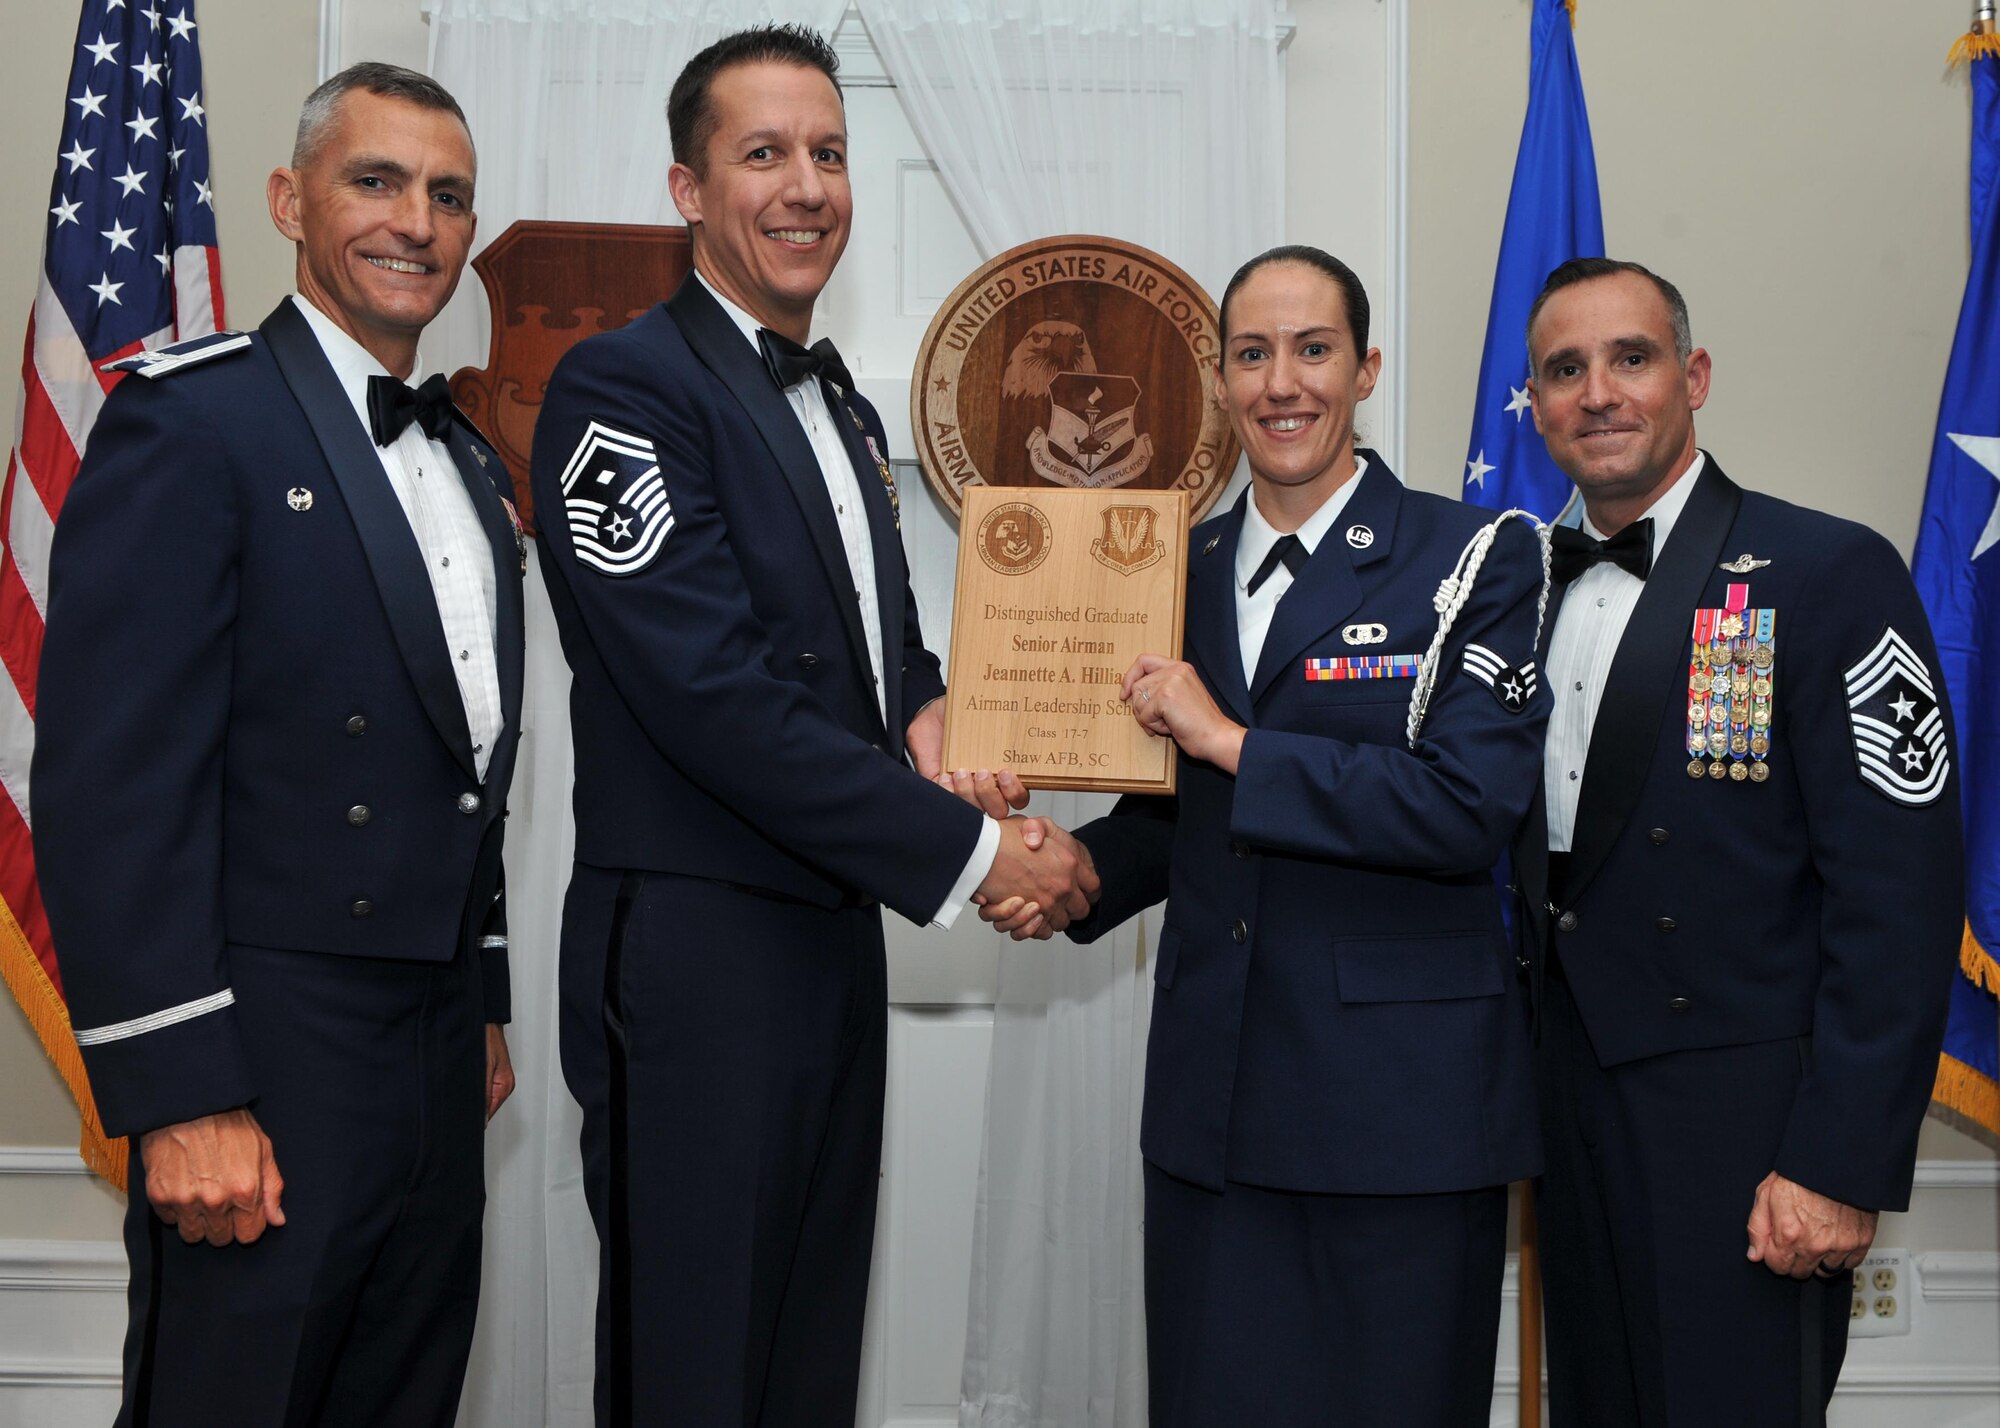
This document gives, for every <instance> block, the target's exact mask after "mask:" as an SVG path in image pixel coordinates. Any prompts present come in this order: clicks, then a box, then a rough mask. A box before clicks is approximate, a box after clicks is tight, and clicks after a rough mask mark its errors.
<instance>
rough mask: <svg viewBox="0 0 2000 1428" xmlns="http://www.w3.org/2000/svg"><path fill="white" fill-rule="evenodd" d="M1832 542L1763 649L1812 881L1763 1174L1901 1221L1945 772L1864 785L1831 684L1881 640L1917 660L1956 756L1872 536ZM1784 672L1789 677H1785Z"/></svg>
mask: <svg viewBox="0 0 2000 1428" xmlns="http://www.w3.org/2000/svg"><path fill="white" fill-rule="evenodd" d="M1843 529H1844V530H1846V531H1847V532H1848V533H1849V535H1850V539H1849V541H1848V542H1847V543H1846V544H1845V546H1843V547H1838V548H1834V549H1830V550H1826V551H1823V552H1816V553H1815V556H1814V558H1815V559H1816V561H1817V562H1818V564H1817V569H1816V572H1815V575H1814V577H1813V579H1812V581H1811V582H1810V584H1809V586H1808V587H1807V588H1808V591H1809V594H1808V596H1807V598H1806V600H1805V602H1804V603H1805V607H1804V608H1803V609H1801V610H1799V611H1798V612H1797V613H1796V614H1794V615H1793V616H1792V619H1791V625H1792V643H1791V648H1790V649H1789V650H1787V649H1786V648H1785V646H1784V643H1783V633H1782V631H1781V632H1780V638H1779V646H1778V648H1779V652H1780V658H1779V663H1778V679H1779V687H1778V691H1777V697H1776V699H1775V701H1774V703H1775V706H1776V710H1777V714H1778V717H1779V718H1780V719H1781V720H1783V724H1782V726H1781V728H1780V730H1779V731H1778V732H1779V733H1780V734H1781V735H1782V736H1783V737H1784V738H1786V739H1788V740H1789V741H1790V744H1791V749H1792V757H1793V760H1794V763H1795V764H1796V766H1797V769H1798V780H1799V792H1800V797H1801V800H1802V802H1803V804H1804V807H1805V819H1806V827H1805V830H1804V833H1805V837H1806V839H1807V843H1808V846H1809V848H1810V851H1811V857H1812V864H1813V869H1814V871H1815V872H1816V873H1817V875H1818V878H1819V882H1820V889H1819V894H1820V895H1819V945H1820V971H1819V986H1818V990H1817V992H1816V993H1815V995H1814V998H1813V1010H1812V1050H1811V1059H1810V1065H1809V1067H1808V1069H1807V1071H1806V1073H1805V1078H1804V1080H1803V1082H1802V1083H1801V1085H1800V1087H1799V1090H1798V1094H1797V1096H1796V1097H1795V1099H1794V1101H1793V1105H1792V1112H1791V1118H1790V1120H1789V1122H1788V1123H1787V1125H1786V1130H1785V1137H1784V1140H1783V1142H1782V1143H1781V1144H1780V1147H1779V1151H1778V1159H1777V1164H1776V1165H1775V1166H1774V1167H1773V1168H1774V1169H1776V1170H1777V1172H1778V1173H1779V1174H1780V1175H1783V1176H1785V1177H1786V1178H1787V1179H1789V1180H1794V1181H1797V1182H1798V1183H1799V1184H1801V1185H1804V1186H1805V1187H1806V1188H1807V1189H1809V1190H1815V1191H1818V1192H1819V1193H1820V1194H1822V1195H1827V1196H1831V1197H1832V1198H1833V1199H1835V1200H1839V1201H1842V1202H1843V1203H1846V1204H1849V1205H1855V1206H1859V1207H1861V1208H1863V1209H1869V1210H1901V1209H1904V1208H1906V1207H1907V1206H1908V1204H1909V1198H1910V1183H1911V1179H1912V1177H1913V1175H1914V1174H1915V1170H1916V1158H1917V1133H1918V1131H1919V1129H1921V1126H1922V1122H1923V1117H1924V1112H1925V1110H1926V1108H1927V1107H1928V1105H1929V1102H1930V1090H1931V1086H1932V1083H1933V1079H1934V1077H1935V1075H1936V1071H1937V1054H1938V1048H1939V1046H1940V1044H1941V1042H1942V1040H1943V1037H1944V1022H1945V1012H1946V1009H1947V1006H1948V1001H1949V995H1950V982H1951V977H1952V975H1953V971H1954V969H1955V968H1956V966H1957V957H1958V945H1959V938H1960V933H1961V931H1962V928H1963V917H1964V909H1965V888H1964V871H1963V869H1964V862H1963V859H1964V852H1963V847H1962V838H1963V830H1962V828H1961V824H1960V811H1959V780H1958V773H1957V771H1956V768H1954V769H1953V771H1952V772H1951V774H1950V775H1949V776H1948V777H1946V778H1944V779H1942V780H1941V781H1939V783H1938V784H1937V785H1936V786H1935V787H1933V788H1930V789H1929V790H1923V789H1921V788H1918V789H1917V790H1915V791H1914V792H1900V791H1899V792H1894V793H1892V792H1888V791H1885V790H1884V788H1883V787H1882V786H1880V784H1878V783H1877V782H1873V781H1871V780H1870V779H1868V778H1867V777H1865V776H1864V769H1863V761H1862V756H1861V755H1860V753H1859V750H1858V740H1857V736H1856V733H1855V732H1854V724H1853V719H1852V712H1851V710H1850V708H1849V683H1848V672H1849V671H1850V670H1853V669H1855V668H1856V667H1857V666H1859V665H1861V664H1863V662H1864V661H1865V660H1866V659H1867V657H1868V656H1869V654H1870V652H1871V651H1872V650H1875V649H1876V648H1877V647H1878V646H1879V645H1880V643H1881V641H1882V640H1883V638H1884V634H1885V631H1888V630H1893V631H1895V633H1896V634H1897V635H1898V636H1900V637H1901V639H1902V640H1903V641H1904V642H1905V643H1906V644H1907V645H1908V647H1909V649H1910V650H1911V651H1913V652H1914V654H1915V656H1916V657H1917V659H1919V660H1920V661H1921V662H1922V664H1923V667H1924V670H1925V671H1926V672H1927V674H1928V677H1929V679H1930V681H1931V683H1932V686H1933V688H1934V689H1935V692H1936V696H1937V701H1938V709H1939V711H1940V713H1941V714H1942V715H1943V718H1944V724H1945V733H1944V740H1945V752H1946V756H1947V757H1949V758H1952V759H1953V760H1954V762H1955V761H1956V757H1957V752H1958V751H1957V748H1956V745H1955V734H1954V731H1953V730H1952V728H1951V722H1950V712H1949V710H1948V708H1947V707H1946V705H1945V702H1944V700H1945V691H1944V684H1943V680H1942V678H1941V677H1940V673H1939V668H1938V662H1937V650H1936V647H1935V644H1934V643H1933V640H1932V636H1931V629H1930V622H1929V620H1928V619H1927V618H1926V617H1925V614H1924V610H1923V606H1922V604H1921V603H1920V602H1919V600H1918V598H1917V593H1916V589H1915V587H1914V585H1913V584H1912V583H1911V580H1910V575H1909V572H1908V570H1907V569H1905V568H1904V565H1903V562H1902V559H1901V558H1900V557H1899V556H1898V555H1897V554H1896V552H1895V549H1894V548H1893V547H1892V546H1891V545H1890V544H1889V543H1888V542H1887V541H1885V540H1883V539H1882V538H1881V537H1880V536H1878V535H1876V534H1874V533H1873V532H1871V531H1866V530H1863V529H1862V528H1860V527H1843ZM1781 618H1782V616H1781ZM1788 665H1789V667H1790V669H1792V670H1796V671H1797V672H1796V673H1795V674H1791V675H1790V677H1789V679H1788V678H1787V667H1788ZM1787 686H1789V687H1787ZM1788 697H1789V709H1787V699H1788ZM1891 717H1892V718H1893V715H1892V716H1891ZM1897 766H1898V767H1901V765H1900V764H1898V765H1897ZM1759 892H1760V890H1759V889H1757V888H1754V887H1752V888H1743V889H1740V893H1741V895H1742V896H1746V897H1756V896H1758V895H1759Z"/></svg>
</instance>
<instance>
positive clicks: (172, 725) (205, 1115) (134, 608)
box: [34, 64, 523, 1428]
mask: <svg viewBox="0 0 2000 1428" xmlns="http://www.w3.org/2000/svg"><path fill="white" fill-rule="evenodd" d="M473 167H474V160H473V151H472V141H471V137H470V136H469V135H468V134H467V132H466V129H465V121H464V116H463V115H462V114H461V113H460V112H459V108H458V105H457V104H456V103H454V102H453V100H452V98H451V96H450V95H449V94H447V93H446V92H445V91H444V90H443V89H442V88H440V87H439V86H438V85H437V84H436V83H435V82H434V81H432V80H430V79H428V78H426V77H425V76H423V75H420V74H415V73H412V72H410V71H408V70H401V69H397V68H395V67H394V66H390V65H379V64H369V65H357V66H355V67H354V68H352V69H349V70H346V71H344V72H342V73H341V74H339V75H336V76H335V77H334V78H333V79H331V80H329V81H327V83H326V84H324V85H322V86H321V87H320V88H319V89H318V90H316V91H314V93H313V94H312V96H311V97H310V98H308V99H307V101H306V104H305V109H304V112H303V114H302V116H301V119H300V122H299V132H298V142H297V145H296V148H295V150H294V153H293V158H292V165H291V167H290V168H283V169H279V170H278V171H277V172H275V173H274V174H272V176H271V179H270V183H269V198H270V204H271V214H272V218H273V220H274V221H275V222H276V224H277V226H278V229H279V231H280V232H282V233H283V234H284V235H285V236H286V237H288V238H291V239H292V240H293V241H294V242H295V243H296V244H297V246H298V276H297V281H298V295H297V296H296V297H292V298H289V299H287V300H286V301H284V302H282V303H280V304H279V305H278V307H277V309H276V311H274V312H273V313H272V314H271V315H270V317H269V318H268V319H266V320H265V322H264V324H263V326H262V327H261V328H259V329H258V330H257V331H256V332H254V333H236V334H231V333H223V334H218V335H216V336H214V337H210V338H206V339H201V340H198V341H196V342H194V343H190V344H184V345H183V346H182V347H181V348H180V349H169V350H168V352H167V353H165V354H151V355H148V356H146V357H142V358H139V359H136V360H134V361H132V362H130V363H126V364H121V365H126V366H128V367H130V368H132V369H134V371H135V373H136V375H128V376H127V377H125V379H124V380H123V382H122V383H121V384H120V385H119V386H118V387H117V389H116V390H115V391H114V392H113V393H112V394H111V397H110V400H109V401H108V402H107V403H106V404H105V407H104V411H103V414H102V415H101V416H100V417H99V419H98V422H97V425H96V427H95V429H94V430H93V432H92V433H91V438H90V448H89V451H88V454H87V455H86V457H85V459H84V462H83V468H82V470H81V472H80V473H79V475H78V476H77V479H76V482H75V484H74V486H73V487H72V489H71V490H70V492H69V496H68V499H67V501H66V503H65V505H64V508H63V511H62V518H61V521H60V522H59V523H58V525H57V527H56V535H55V550H54V569H53V590H52V595H51V599H50V604H49V619H48V637H47V643H46V646H45V647H44V650H43V653H42V664H41V707H40V711H39V713H40V719H39V723H38V733H39V736H40V737H39V740H38V743H37V746H36V749H35V763H34V788H35V813H36V818H35V854H36V858H37V861H38V864H39V867H40V872H41V882H42V888H43V890H44V893H45V894H46V896H47V899H48V913H49V922H50V926H51V929H52V931H53V933H54V938H55V946H56V949H57V954H58V956H59V957H60V958H61V970H62V977H63V984H64V987H65V989H66V991H67V992H68V995H69V1007H70V1013H71V1017H72V1019H73V1022H74V1025H75V1028H76V1040H77V1044H78V1045H79V1046H80V1047H81V1048H82V1051H83V1057H84V1064H85V1065H86V1067H87V1068H88V1069H89V1073H90V1084H91V1090H92V1092H93V1094H94V1095H95V1097H96V1100H97V1106H98V1109H99V1110H100V1111H101V1112H102V1114H103V1117H104V1123H105V1127H106V1129H107V1130H109V1131H111V1132H112V1133H113V1134H117V1135H129V1136H130V1137H132V1150H133V1154H132V1161H131V1166H132V1186H131V1188H132V1195H131V1201H130V1209H129V1212H128V1214H127V1216H126V1221H125V1245H126V1250H127V1253H128V1255H129V1256H130V1259H131V1274H132V1278H131V1295H130V1303H131V1320H130V1326H129V1328H128V1330H127V1335H126V1344H125V1394H124V1407H123V1409H122V1410H121V1412H120V1414H119V1418H118V1422H119V1423H120V1424H121V1425H137V1424H150V1425H152V1428H181V1426H182V1425H212V1424H228V1425H232V1428H262V1425H281V1424H282V1425H305V1424H319V1425H362V1424H366V1425H371V1428H373V1425H390V1428H400V1426H401V1425H440V1428H442V1425H448V1424H450V1423H451V1422H452V1421H453V1418H454V1416H455V1414H456V1411H457V1406H458V1398H459V1389H460V1386H461V1384H462V1382H463V1379H464V1375H465V1364H466V1356H467V1354H468V1352H469V1351H470V1347H471V1341H472V1327H473V1316H474V1313H475V1311H476V1309H477V1306H478V1300H479V1256H480V1219H481V1216H482V1212H483V1210H484V1207H485V1181H484V1173H483V1129H484V1124H485V1120H486V1118H487V1117H489V1116H490V1115H491V1114H492V1112H493V1111H494V1110H495V1109H496V1108H497V1107H498V1105H499V1103H500V1101H501V1100H503V1099H504V1098H505V1096H506V1094H507V1092H508V1090H510V1089H511V1087H512V1085H513V1073H512V1071H511V1070H510V1069H509V1068H508V1065H507V1058H506V1042H505V1039H504V1038H503V1036H502V1034H501V1030H500V1026H499V1023H502V1022H505V1021H506V1020H507V1019H508V987H507V952H506V936H505V919H504V914H503V910H502V907H501V903H500V897H499V888H500V876H501V874H500V853H501V847H500V844H501V828H502V823H501V819H502V816H503V814H502V809H503V805H504V803H505V801H506V796H507V786H508V781H509V778H510V777H511V775H512V772H513V766H514V750H515V742H516V737H517V735H518V733H519V730H520V709H521V663H522V661H521V655H522V647H521V638H522V636H521V631H522V623H521V575H522V561H523V546H522V544H521V542H520V540H519V536H518V529H517V527H516V526H514V524H513V523H512V521H511V519H510V516H511V512H510V509H509V508H508V507H507V505H506V502H505V500H504V498H503V497H502V496H501V495H500V494H499V490H498V488H497V486H496V484H495V483H496V481H499V480H503V479H504V471H503V469H502V467H501V465H500V463H499V460H498V458H497V457H495V456H494V455H493V454H492V453H491V451H490V450H488V448H487V447H486V446H485V444H484V442H482V441H481V440H480V438H479V437H478V436H477V435H476V434H475V433H473V432H472V431H470V430H469V429H468V428H467V427H466V426H465V424H464V423H463V422H462V421H460V420H458V419H457V417H456V414H455V413H454V411H453V409H452V407H451V403H450V399H449V398H448V397H447V396H446V395H445V394H444V392H443V384H444V378H443V377H441V376H439V377H434V378H431V379H429V380H428V381H426V382H424V383H423V384H422V390H421V391H412V390H411V389H410V388H409V387H407V386H405V385H404V382H403V381H402V380H399V379H407V378H411V377H414V376H415V375H416V372H415V363H416V343H417V336H418V334H419V333H420V332H421V331H422V330H423V328H424V326H425V324H427V323H428V322H429V321H430V320H431V319H432V318H433V317H435V316H436V315H437V313H438V311H439V309H441V308H442V307H443V306H444V303H445V300H446V299H447V298H449V297H450V295H451V292H452V289H453V287H454V286H455V285H456V283H457V281H458V277H459V273H460V272H461V270H462V269H463V267H464V264H465V258H466V253H467V251H468V249H469V247H470V245H471V242H472V233H473V215H472V189H473V176H474V175H473ZM392 374H393V375H392ZM413 417H414V420H412V418H413ZM371 418H372V421H371ZM371 426H372V437H371Z"/></svg>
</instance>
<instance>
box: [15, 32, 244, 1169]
mask: <svg viewBox="0 0 2000 1428" xmlns="http://www.w3.org/2000/svg"><path fill="white" fill-rule="evenodd" d="M221 322H222V270H221V265H220V258H219V255H218V252H217V249H216V237H215V202H214V197H213V195H212V193H211V192H210V189H209V167H208V115H207V113H206V111H205V110H204V109H203V108H202V93H201V49H200V46H199V44H198V43H197V40H196V31H195V17H194V0H169V3H165V4H163V3H162V0H84V5H83V13H82V17H81V19H80V20H79V22H78V24H77V35H76V55H75V59H74V60H73V61H72V62H71V65H70V73H69V85H68V87H67V89H66V90H65V91H64V95H63V128H62V140H61V151H60V153H59V154H58V156H57V159H56V168H55V182H54V183H53V184H52V185H51V187H50V194H49V217H48V232H47V237H46V240H45V243H44V247H43V254H42V272H41V283H40V286H39V289H38V291H37V292H36V295H35V307H34V311H33V312H32V313H31V314H29V317H28V338H27V344H26V352H25V353H24V355H23V357H22V361H21V388H20V398H19V401H18V403H17V405H16V407H15V415H14V445H13V448H12V450H11V451H10V452H9V453H8V458H7V483H6V485H5V486H4V487H0V662H4V663H5V664H6V666H7V674H8V676H9V678H8V679H6V680H0V784H4V785H5V788H6V792H7V797H5V798H0V974H4V976H5V979H6V981H7V984H8V986H9V987H10V988H11V989H12V990H13V993H14V996H15V998H16V999H17V1000H18V1001H19V1002H20V1003H21V1006H22V1007H23V1009H24V1010H26V1012H27V1013H28V1020H29V1021H30V1022H31V1023H32V1024H33V1025H34V1027H35V1030H36V1031H37V1033H38V1034H39V1035H40V1036H41V1039H42V1045H43V1046H44V1047H46V1048H47V1049H48V1052H49V1055H50V1057H51V1058H53V1059H54V1061H55V1063H56V1065H57V1067H58V1068H59V1069H60V1070H61V1072H62V1074H63V1078H64V1080H66V1081H67V1082H68V1083H69V1086H70V1089H71V1091H72V1092H74V1093H75V1095H76V1099H77V1104H78V1106H79V1107H80V1108H81V1110H82V1112H83V1135H82V1151H83V1155H84V1158H85V1160H86V1161H88V1162H89V1163H90V1165H91V1168H92V1169H94V1170H97V1171H98V1172H99V1173H100V1174H104V1175H107V1176H109V1177H111V1178H113V1179H115V1180H119V1181H121V1182H122V1180H123V1178H124V1146H123V1144H122V1143H118V1144H115V1145H114V1144H112V1143H110V1142H107V1141H106V1140H105V1138H104V1135H103V1132H102V1129H101V1127H100V1126H99V1124H98V1120H97V1112H96V1108H95V1106H94V1105H93V1104H92V1102H91V1098H90V1087H89V1083H88V1081H87V1080H86V1079H85V1076H84V1071H83V1065H82V1060H81V1058H80V1057H79V1056H78V1055H77V1050H76V1043H75V1041H74V1040H73V1039H72V1038H71V1035H70V1026H69V1014H68V1011H67V1009H66V1008H65V1006H64V1004H63V1000H62V978H61V976H60V975H59V973H58V972H57V970H56V958H55V951H54V949H53V948H52V947H51V946H50V943H49V924H48V918H47V916H46V915H45V914H44V912H43V910H42V898H41V891H40V889H39V888H38V886H37V885H36V880H35V859H34V850H33V848H32V847H31V845H30V842H29V836H28V828H29V820H30V805H29V801H28V764H29V759H30V756H31V755H32V754H33V751H34V744H35V723H34V719H35V670H36V666H37V665H38V664H39V662H40V659H41V651H42V619H43V615H44V613H45V611H46V609H47V606H48V569H49V542H50V539H51V537H52V536H53V535H54V533H55V523H56V520H57V518H58V516H60V514H61V512H62V503H63V496H64V495H65V494H66V493H67V492H68V490H69V485H70V482H71V481H72V480H73V479H74V478H75V476H76V471H77V466H78V464H79V463H80V462H81V460H82V457H83V450H84V443H85V442H86V441H87V440H88V439H89V436H90V428H91V424H92V423H93V422H95V421H96V420H97V413H98V411H99V409H100V408H102V407H103V405H104V399H105V397H106V396H107V395H108V394H109V393H110V391H111V389H112V388H113V387H114V386H116V385H117V384H118V383H119V382H120V381H122V380H125V379H126V374H123V373H107V372H104V371H102V370H101V367H102V364H103V363H105V362H109V361H112V360H115V359H117V358H119V357H125V356H129V355H131V354H132V353H134V352H138V351H140V350H141V349H142V348H150V347H161V346H165V345H166V344H168V343H171V342H176V341H180V340H182V339H184V338H189V337H199V336H202V335H203V334H206V333H210V332H213V331H215V330H216V328H217V327H218V326H219V325H220V324H221ZM141 380H144V379H143V378H142V379H141Z"/></svg>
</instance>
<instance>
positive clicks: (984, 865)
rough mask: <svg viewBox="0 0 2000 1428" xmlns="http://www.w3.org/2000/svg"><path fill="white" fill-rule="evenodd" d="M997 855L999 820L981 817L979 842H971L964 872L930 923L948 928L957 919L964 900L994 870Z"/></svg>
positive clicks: (968, 898)
mask: <svg viewBox="0 0 2000 1428" xmlns="http://www.w3.org/2000/svg"><path fill="white" fill-rule="evenodd" d="M999 856H1000V820H999V819H997V818H987V819H984V820H982V824H981V827H980V829H979V841H978V842H977V843H975V844H973V845H972V856H971V857H970V858H967V859H966V860H965V871H964V872H962V873H960V874H959V875H958V881H957V882H955V883H953V884H952V888H951V892H950V893H949V894H947V895H946V897H945V900H944V902H943V904H942V905H941V906H940V907H939V908H938V910H937V911H936V912H934V913H932V914H931V926H933V927H946V928H948V927H950V926H951V925H952V924H953V923H954V922H956V921H958V915H959V914H960V913H961V912H963V911H965V905H966V903H968V902H970V901H971V900H972V895H973V894H974V893H976V892H978V891H979V885H980V884H981V883H983V882H985V881H986V875H987V874H988V873H990V872H992V871H993V860H994V859H995V858H997V857H999Z"/></svg>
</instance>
